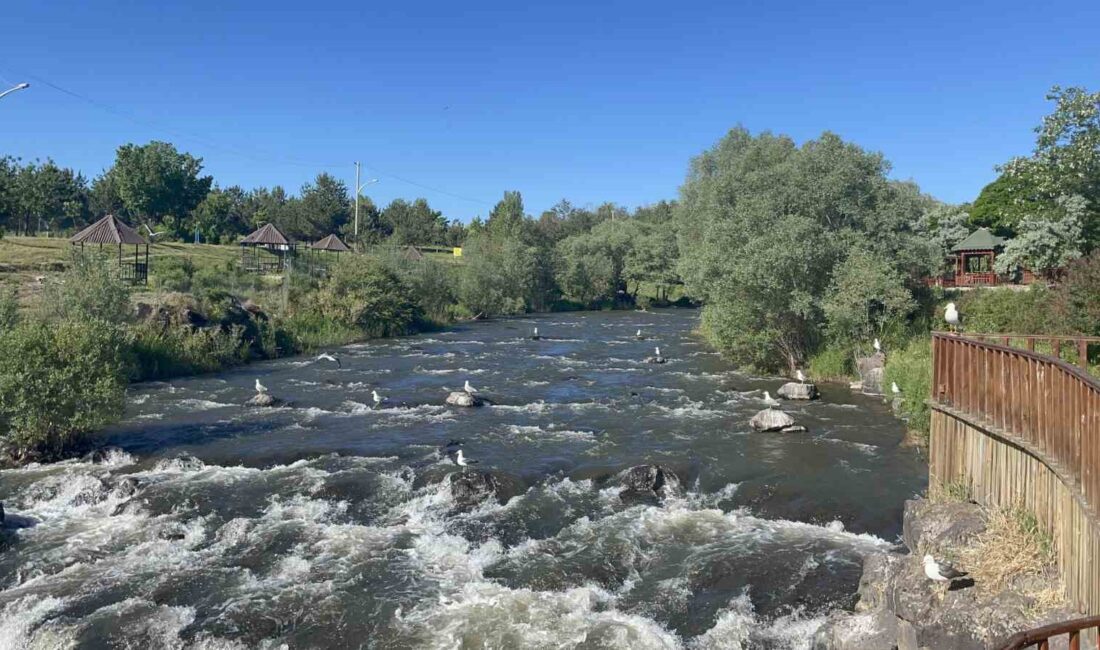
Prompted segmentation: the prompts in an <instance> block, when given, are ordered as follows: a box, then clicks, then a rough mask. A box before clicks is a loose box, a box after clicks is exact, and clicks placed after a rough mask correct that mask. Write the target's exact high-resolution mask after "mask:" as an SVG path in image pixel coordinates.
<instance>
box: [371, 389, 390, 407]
mask: <svg viewBox="0 0 1100 650" xmlns="http://www.w3.org/2000/svg"><path fill="white" fill-rule="evenodd" d="M370 396H371V399H373V400H374V408H378V407H379V406H381V405H382V402H385V401H386V398H385V397H382V396H381V395H379V394H378V391H376V390H372V391H371V392H370Z"/></svg>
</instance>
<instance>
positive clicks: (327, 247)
mask: <svg viewBox="0 0 1100 650" xmlns="http://www.w3.org/2000/svg"><path fill="white" fill-rule="evenodd" d="M309 247H310V248H312V249H314V250H319V251H332V252H334V253H348V252H350V251H351V249H350V248H348V246H347V244H345V243H344V242H342V241H340V238H339V237H337V236H336V235H329V236H328V237H325V238H324V239H322V240H321V241H319V242H316V243H314V244H310V246H309Z"/></svg>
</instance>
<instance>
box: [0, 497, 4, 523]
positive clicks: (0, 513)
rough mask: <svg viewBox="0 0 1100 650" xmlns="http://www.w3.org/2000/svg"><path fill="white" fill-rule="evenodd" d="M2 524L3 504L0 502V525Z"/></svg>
mask: <svg viewBox="0 0 1100 650" xmlns="http://www.w3.org/2000/svg"><path fill="white" fill-rule="evenodd" d="M2 523H4V502H3V501H0V524H2Z"/></svg>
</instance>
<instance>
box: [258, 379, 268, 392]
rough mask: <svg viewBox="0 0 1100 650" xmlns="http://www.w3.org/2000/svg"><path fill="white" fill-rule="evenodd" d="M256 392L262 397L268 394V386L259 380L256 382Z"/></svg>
mask: <svg viewBox="0 0 1100 650" xmlns="http://www.w3.org/2000/svg"><path fill="white" fill-rule="evenodd" d="M256 392H257V393H258V394H260V395H266V394H267V386H264V385H263V384H261V383H260V380H259V379H257V380H256Z"/></svg>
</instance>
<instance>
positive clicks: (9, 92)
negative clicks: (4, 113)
mask: <svg viewBox="0 0 1100 650" xmlns="http://www.w3.org/2000/svg"><path fill="white" fill-rule="evenodd" d="M30 87H31V85H30V84H28V83H21V84H18V85H16V86H15V87H13V88H8V89H7V90H5V91H4V92H2V93H0V98H3V97H4V95H10V94H12V93H13V92H15V91H17V90H23V89H24V88H30Z"/></svg>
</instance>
